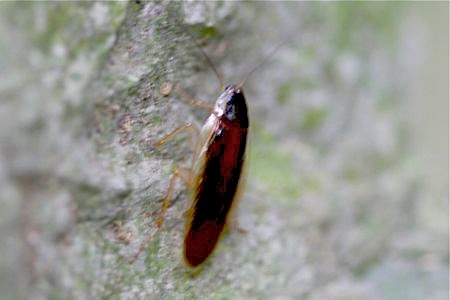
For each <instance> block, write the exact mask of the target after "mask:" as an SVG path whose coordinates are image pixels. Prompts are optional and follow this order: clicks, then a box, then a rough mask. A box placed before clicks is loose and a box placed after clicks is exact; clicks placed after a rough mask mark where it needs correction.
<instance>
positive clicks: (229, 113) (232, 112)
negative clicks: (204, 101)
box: [225, 101, 236, 121]
mask: <svg viewBox="0 0 450 300" xmlns="http://www.w3.org/2000/svg"><path fill="white" fill-rule="evenodd" d="M225 116H226V117H227V119H228V120H229V121H233V120H234V119H235V118H236V106H235V105H234V103H233V102H232V101H230V102H228V103H227V107H226V109H225Z"/></svg>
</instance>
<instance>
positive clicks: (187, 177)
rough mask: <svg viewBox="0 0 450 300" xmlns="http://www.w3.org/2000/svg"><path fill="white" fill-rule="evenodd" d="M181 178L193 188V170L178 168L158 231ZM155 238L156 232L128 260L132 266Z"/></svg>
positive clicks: (172, 177) (164, 204) (173, 177)
mask: <svg viewBox="0 0 450 300" xmlns="http://www.w3.org/2000/svg"><path fill="white" fill-rule="evenodd" d="M178 177H180V178H181V179H183V180H184V181H185V183H186V184H187V185H188V187H189V188H192V186H193V181H192V178H193V177H192V170H191V169H188V168H177V169H175V171H173V173H172V176H171V178H170V182H169V188H168V189H167V192H166V195H165V197H164V199H163V204H162V207H161V211H160V212H159V217H158V221H157V222H156V224H157V227H158V230H159V228H161V225H162V224H163V222H164V214H165V213H166V210H167V208H169V204H170V200H172V193H173V187H174V185H175V180H176V179H177V178H178ZM154 236H155V232H154V233H153V234H151V235H149V236H148V237H147V238H146V239H145V240H144V241H143V242H142V243H141V245H140V246H139V249H138V251H137V252H136V253H135V254H133V256H132V257H131V258H130V259H129V260H128V262H129V263H130V264H132V263H134V262H135V261H136V259H137V258H138V257H139V255H140V254H141V253H142V251H144V250H145V248H146V247H147V245H148V243H149V242H150V241H151V240H152V239H153V237H154Z"/></svg>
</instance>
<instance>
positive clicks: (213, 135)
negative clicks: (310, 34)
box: [141, 40, 281, 267]
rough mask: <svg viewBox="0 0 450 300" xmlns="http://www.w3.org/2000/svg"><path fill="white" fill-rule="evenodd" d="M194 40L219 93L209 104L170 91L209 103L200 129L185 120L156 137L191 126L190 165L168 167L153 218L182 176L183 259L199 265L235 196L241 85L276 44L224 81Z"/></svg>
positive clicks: (241, 144) (241, 147) (243, 115)
mask: <svg viewBox="0 0 450 300" xmlns="http://www.w3.org/2000/svg"><path fill="white" fill-rule="evenodd" d="M194 42H195V40H194ZM197 46H198V48H199V49H200V51H201V52H202V54H203V56H204V58H205V59H206V61H207V63H208V64H209V65H210V67H211V68H212V69H213V71H214V73H215V75H216V76H217V78H218V79H219V81H220V84H221V87H222V93H221V94H220V95H219V97H218V98H217V100H216V103H215V105H214V107H211V106H210V105H209V104H207V103H204V102H202V101H199V100H196V99H193V98H191V97H190V96H188V95H187V93H186V92H184V90H183V89H181V88H180V87H176V88H175V91H176V92H177V94H178V95H179V96H180V97H181V98H182V99H187V100H188V102H189V103H190V104H193V105H197V106H201V107H205V108H209V109H210V111H211V114H210V116H209V117H208V119H207V120H206V122H205V124H204V125H203V127H202V128H201V130H200V131H199V130H198V129H196V127H194V125H193V124H191V123H186V124H184V125H183V126H180V127H178V128H177V129H175V130H174V131H172V132H171V133H169V134H168V135H167V136H166V137H165V138H163V139H162V140H160V141H159V142H157V143H156V145H157V146H161V145H162V144H164V143H166V142H167V141H168V140H169V139H171V138H172V137H173V136H174V135H176V134H177V133H179V132H181V131H185V130H190V132H191V133H192V135H193V136H194V137H195V138H196V143H195V147H194V159H193V165H192V168H191V169H187V168H177V169H176V170H175V171H174V172H173V173H172V176H171V179H170V182H169V187H168V190H167V193H166V195H165V197H164V200H163V204H162V208H161V212H160V215H159V219H158V222H157V223H158V227H160V226H161V225H162V223H163V218H164V213H165V211H166V210H167V208H168V206H169V203H170V201H171V200H172V192H173V188H174V184H175V180H176V178H177V177H180V178H182V179H183V180H184V181H185V182H186V183H187V185H188V186H189V187H190V189H191V190H192V198H191V205H190V208H189V209H188V210H187V212H186V228H185V236H184V249H183V252H184V260H185V262H186V264H187V265H188V266H190V267H197V266H199V265H201V264H202V263H203V262H204V261H205V260H206V259H207V258H208V257H209V256H210V255H211V253H212V252H213V251H214V248H215V246H216V244H217V242H218V241H219V238H220V237H221V234H222V233H223V231H224V228H225V225H226V224H227V218H228V215H229V213H230V211H231V209H232V207H233V205H234V204H235V203H236V202H237V201H236V197H237V194H238V189H239V186H240V182H241V173H242V170H243V166H244V162H245V156H246V147H247V136H248V128H249V118H248V110H247V103H246V99H245V96H244V92H243V90H242V87H243V85H244V83H245V82H246V80H247V79H248V78H249V76H250V74H252V73H253V72H254V71H255V70H256V69H257V68H258V67H259V66H260V65H261V64H262V63H263V62H265V60H266V59H267V58H268V57H269V56H270V55H272V54H273V53H275V51H276V50H277V49H278V47H280V46H281V44H280V45H279V46H278V47H276V48H275V49H274V50H273V52H272V53H271V54H269V55H267V56H266V57H265V58H264V60H263V61H261V62H260V63H259V64H257V65H256V66H255V67H254V68H253V69H252V70H251V71H250V72H249V73H248V74H247V76H246V77H245V78H244V80H243V81H242V82H241V83H240V84H237V85H227V86H225V87H224V84H223V80H222V77H221V76H220V75H219V73H218V72H217V70H216V68H215V67H214V65H213V64H212V62H211V61H210V59H209V58H208V56H207V55H206V53H205V52H204V51H203V50H202V48H201V47H200V46H199V45H197ZM141 250H142V249H141Z"/></svg>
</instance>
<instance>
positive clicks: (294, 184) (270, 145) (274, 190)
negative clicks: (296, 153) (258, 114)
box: [248, 130, 300, 202]
mask: <svg viewBox="0 0 450 300" xmlns="http://www.w3.org/2000/svg"><path fill="white" fill-rule="evenodd" d="M250 142H252V144H251V145H250V147H249V148H250V151H249V156H248V159H249V171H250V172H249V175H250V176H253V177H254V178H256V179H258V180H260V181H261V182H263V183H264V185H265V187H266V189H267V192H268V193H269V195H270V196H271V197H272V198H274V199H276V200H278V201H282V202H291V201H294V200H296V199H297V198H298V196H299V195H300V185H299V178H298V176H297V175H296V174H295V171H294V169H293V168H292V161H291V158H290V156H289V155H287V154H285V153H282V152H281V151H280V150H279V149H277V145H276V142H275V139H274V138H273V136H272V135H270V134H269V133H267V132H262V131H258V130H256V132H255V135H254V136H253V139H252V140H251V141H250Z"/></svg>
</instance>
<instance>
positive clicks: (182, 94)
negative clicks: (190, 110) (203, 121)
mask: <svg viewBox="0 0 450 300" xmlns="http://www.w3.org/2000/svg"><path fill="white" fill-rule="evenodd" d="M175 92H176V93H177V95H178V96H179V97H180V98H181V100H183V101H184V102H185V103H187V104H189V105H195V106H198V107H201V108H204V109H207V110H209V111H210V112H212V111H213V108H214V106H213V105H211V104H209V103H207V102H204V101H202V100H198V99H195V98H192V97H191V96H190V95H189V94H188V93H187V92H186V91H185V90H184V89H183V88H182V87H181V86H179V85H177V86H176V87H175Z"/></svg>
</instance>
